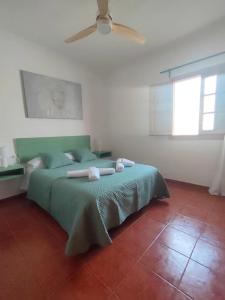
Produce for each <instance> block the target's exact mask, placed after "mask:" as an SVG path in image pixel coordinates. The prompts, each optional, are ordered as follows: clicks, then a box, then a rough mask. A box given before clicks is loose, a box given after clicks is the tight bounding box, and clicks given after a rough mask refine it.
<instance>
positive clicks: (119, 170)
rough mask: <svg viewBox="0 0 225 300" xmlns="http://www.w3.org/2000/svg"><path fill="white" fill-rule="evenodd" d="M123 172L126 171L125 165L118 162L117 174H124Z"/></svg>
mask: <svg viewBox="0 0 225 300" xmlns="http://www.w3.org/2000/svg"><path fill="white" fill-rule="evenodd" d="M123 170H124V165H123V164H122V163H121V162H119V161H118V160H117V162H116V172H123Z"/></svg>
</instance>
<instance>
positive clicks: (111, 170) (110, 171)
mask: <svg viewBox="0 0 225 300" xmlns="http://www.w3.org/2000/svg"><path fill="white" fill-rule="evenodd" d="M99 172H100V175H112V174H114V173H115V169H114V168H100V169H99Z"/></svg>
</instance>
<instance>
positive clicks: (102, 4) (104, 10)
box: [97, 0, 109, 17]
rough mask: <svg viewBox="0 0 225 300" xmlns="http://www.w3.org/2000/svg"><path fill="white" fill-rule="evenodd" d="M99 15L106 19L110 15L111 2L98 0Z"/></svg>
mask: <svg viewBox="0 0 225 300" xmlns="http://www.w3.org/2000/svg"><path fill="white" fill-rule="evenodd" d="M97 3H98V10H99V15H100V16H102V17H104V16H105V15H107V14H108V10H109V1H108V0H97Z"/></svg>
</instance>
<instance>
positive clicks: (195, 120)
mask: <svg viewBox="0 0 225 300" xmlns="http://www.w3.org/2000/svg"><path fill="white" fill-rule="evenodd" d="M216 89H217V76H216V75H213V76H208V77H202V76H195V77H191V78H188V79H184V80H178V81H175V82H174V83H173V135H198V134H199V133H202V132H210V131H213V130H214V123H215V107H216Z"/></svg>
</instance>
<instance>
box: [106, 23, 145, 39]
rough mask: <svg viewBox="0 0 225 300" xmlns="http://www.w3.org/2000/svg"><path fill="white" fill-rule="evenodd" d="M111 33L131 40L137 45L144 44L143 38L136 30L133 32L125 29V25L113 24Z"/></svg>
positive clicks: (130, 29) (127, 28)
mask: <svg viewBox="0 0 225 300" xmlns="http://www.w3.org/2000/svg"><path fill="white" fill-rule="evenodd" d="M112 31H114V32H116V33H119V34H121V35H123V36H125V37H127V38H128V39H131V40H133V41H135V42H137V43H139V44H144V43H145V37H144V36H143V35H142V34H140V33H138V32H137V31H136V30H134V29H132V28H130V27H127V26H125V25H122V24H118V23H113V24H112Z"/></svg>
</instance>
